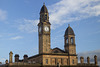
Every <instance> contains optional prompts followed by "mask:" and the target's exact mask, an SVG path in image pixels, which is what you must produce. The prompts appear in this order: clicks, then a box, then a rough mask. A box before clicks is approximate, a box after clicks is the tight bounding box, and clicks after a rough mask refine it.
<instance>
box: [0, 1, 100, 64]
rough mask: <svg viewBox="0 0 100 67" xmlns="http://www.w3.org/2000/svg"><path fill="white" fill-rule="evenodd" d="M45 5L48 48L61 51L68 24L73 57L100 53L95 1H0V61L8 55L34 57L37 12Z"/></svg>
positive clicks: (99, 14) (98, 13)
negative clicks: (49, 31)
mask: <svg viewBox="0 0 100 67" xmlns="http://www.w3.org/2000/svg"><path fill="white" fill-rule="evenodd" d="M44 2H45V5H46V6H47V8H48V11H49V16H50V17H49V18H50V23H51V48H55V47H59V48H61V49H64V33H65V30H66V28H67V27H68V24H70V26H71V27H72V28H73V30H74V32H75V36H76V38H75V39H76V50H77V53H82V52H88V51H95V50H100V1H99V0H52V1H51V0H0V61H1V62H5V59H9V52H10V51H12V52H13V53H14V55H15V54H19V55H20V59H22V58H23V55H24V54H28V56H32V55H35V54H37V53H38V27H37V24H38V23H39V12H40V9H41V7H42V5H43V3H44Z"/></svg>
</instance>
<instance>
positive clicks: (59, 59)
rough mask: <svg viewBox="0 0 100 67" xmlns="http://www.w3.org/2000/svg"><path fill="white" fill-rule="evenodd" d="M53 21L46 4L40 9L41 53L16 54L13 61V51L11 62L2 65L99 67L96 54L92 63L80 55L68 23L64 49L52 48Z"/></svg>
mask: <svg viewBox="0 0 100 67" xmlns="http://www.w3.org/2000/svg"><path fill="white" fill-rule="evenodd" d="M50 26H51V23H50V22H49V13H48V10H47V8H46V6H45V4H44V5H43V6H42V8H41V10H40V22H39V23H38V37H39V54H37V55H34V56H31V57H28V55H24V56H23V59H21V60H20V59H19V57H20V56H19V54H15V56H14V57H15V62H13V52H12V51H11V52H10V53H9V62H8V60H6V61H5V64H4V65H0V67H98V63H97V56H96V55H95V56H94V63H93V64H92V63H90V58H89V57H87V63H84V57H82V56H81V57H80V63H78V57H77V54H76V44H75V33H74V31H73V29H72V28H71V27H70V25H68V27H67V29H66V30H65V34H64V50H62V49H60V48H58V47H56V48H54V49H51V37H50V34H51V28H50Z"/></svg>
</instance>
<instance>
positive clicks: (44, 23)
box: [28, 4, 77, 65]
mask: <svg viewBox="0 0 100 67" xmlns="http://www.w3.org/2000/svg"><path fill="white" fill-rule="evenodd" d="M50 26H51V23H50V22H49V13H48V10H47V8H46V6H45V4H44V5H43V6H42V8H41V11H40V22H39V24H38V36H39V54H38V55H35V56H32V57H29V58H28V61H30V62H31V63H32V62H35V63H41V64H42V65H57V63H59V64H60V65H77V55H76V44H75V34H74V31H73V29H72V28H71V27H70V26H68V28H67V29H66V31H65V34H64V41H65V44H64V48H65V50H62V49H60V48H57V47H56V48H54V49H51V41H50V40H51V39H50V33H51V27H50ZM37 59H38V60H37Z"/></svg>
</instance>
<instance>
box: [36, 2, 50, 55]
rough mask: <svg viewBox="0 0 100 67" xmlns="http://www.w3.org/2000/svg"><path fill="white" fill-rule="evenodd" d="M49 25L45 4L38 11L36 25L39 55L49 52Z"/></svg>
mask: <svg viewBox="0 0 100 67" xmlns="http://www.w3.org/2000/svg"><path fill="white" fill-rule="evenodd" d="M50 25H51V24H50V22H49V14H48V10H47V8H46V6H45V4H43V6H42V8H41V11H40V21H39V24H38V36H39V54H42V53H50V52H51V48H50Z"/></svg>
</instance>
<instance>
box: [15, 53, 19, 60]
mask: <svg viewBox="0 0 100 67" xmlns="http://www.w3.org/2000/svg"><path fill="white" fill-rule="evenodd" d="M15 62H19V55H18V54H15Z"/></svg>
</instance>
